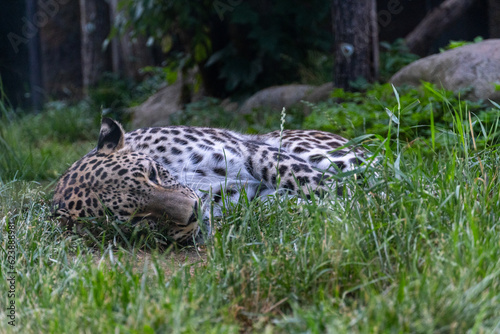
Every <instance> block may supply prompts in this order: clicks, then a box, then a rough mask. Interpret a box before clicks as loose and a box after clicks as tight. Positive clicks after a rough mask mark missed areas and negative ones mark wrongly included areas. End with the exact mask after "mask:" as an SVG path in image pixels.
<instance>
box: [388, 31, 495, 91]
mask: <svg viewBox="0 0 500 334" xmlns="http://www.w3.org/2000/svg"><path fill="white" fill-rule="evenodd" d="M390 81H391V82H392V83H393V84H394V85H395V86H400V85H403V84H408V85H412V86H418V85H420V83H421V81H428V82H431V83H434V84H436V85H437V86H438V87H443V88H445V89H447V90H452V91H459V90H466V89H467V88H470V90H466V93H465V96H463V97H465V98H467V99H470V100H479V99H492V100H497V101H498V100H500V91H495V84H499V83H500V39H490V40H485V41H482V42H480V43H476V44H470V45H465V46H462V47H459V48H456V49H452V50H448V51H445V52H443V53H440V54H435V55H432V56H429V57H425V58H422V59H420V60H417V61H415V62H413V63H411V64H410V65H408V66H406V67H404V68H402V69H401V70H400V71H399V72H397V73H396V74H394V76H393V77H392V78H391V80H390Z"/></svg>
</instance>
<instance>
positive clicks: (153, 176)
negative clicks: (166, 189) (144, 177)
mask: <svg viewBox="0 0 500 334" xmlns="http://www.w3.org/2000/svg"><path fill="white" fill-rule="evenodd" d="M148 178H149V180H150V181H151V182H153V183H156V184H160V179H159V177H158V171H157V170H156V166H154V165H152V166H151V167H150V169H149V173H148Z"/></svg>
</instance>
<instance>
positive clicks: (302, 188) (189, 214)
mask: <svg viewBox="0 0 500 334" xmlns="http://www.w3.org/2000/svg"><path fill="white" fill-rule="evenodd" d="M346 143H347V140H346V139H345V138H343V137H340V136H338V135H335V134H332V133H327V132H322V131H313V130H285V131H283V132H282V133H280V131H274V132H271V133H267V134H263V135H246V134H241V133H237V132H234V131H230V130H226V129H214V128H202V127H187V126H170V127H153V128H143V129H138V130H135V131H132V132H129V133H126V134H125V133H124V131H123V129H122V127H121V126H120V125H119V124H118V123H117V122H115V121H113V120H111V119H108V118H105V119H103V122H102V125H101V132H100V136H99V141H98V145H97V148H96V149H94V150H93V151H91V152H90V153H88V154H87V155H86V156H84V157H83V158H82V159H81V160H79V161H77V162H75V163H74V164H73V165H72V166H71V167H70V168H69V170H68V171H67V172H66V173H65V174H64V175H63V176H62V177H61V179H60V181H59V183H58V185H57V187H56V190H55V195H54V205H55V208H56V209H55V213H56V216H59V217H61V218H62V220H63V221H65V222H70V223H74V222H76V221H77V219H78V218H79V217H102V216H104V215H105V214H110V215H112V216H115V217H116V218H117V219H119V220H130V219H141V218H147V219H150V220H154V221H157V222H162V221H167V220H168V221H171V222H172V223H170V224H171V227H170V230H171V233H170V236H171V237H172V239H174V240H177V241H182V240H186V239H188V238H192V237H196V236H197V235H199V233H200V232H199V231H200V228H199V226H198V219H196V213H197V208H198V204H197V203H198V202H199V201H200V199H201V203H202V206H203V208H204V209H203V210H204V218H205V219H204V221H205V222H207V218H208V214H209V212H213V213H214V215H216V216H217V215H221V214H222V212H221V209H220V206H217V205H215V206H214V208H213V210H210V206H209V205H207V204H209V203H212V202H215V204H217V203H219V204H221V203H220V202H221V201H222V199H223V198H224V199H225V200H226V201H227V202H237V201H238V200H239V199H240V196H241V195H242V189H244V193H245V195H246V196H247V197H248V199H250V200H251V199H253V198H255V197H262V196H266V195H268V194H272V193H274V192H276V191H287V192H289V193H295V194H296V193H303V194H305V195H310V193H311V192H312V191H318V190H326V191H330V190H331V187H332V182H329V181H328V177H329V176H330V175H331V174H332V173H337V172H338V171H347V170H349V169H351V168H352V166H355V165H359V164H360V163H361V161H363V152H362V151H361V150H359V149H353V148H345V147H344V146H345V145H346ZM208 225H209V224H207V228H208V227H209V226H208Z"/></svg>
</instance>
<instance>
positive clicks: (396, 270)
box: [0, 88, 500, 333]
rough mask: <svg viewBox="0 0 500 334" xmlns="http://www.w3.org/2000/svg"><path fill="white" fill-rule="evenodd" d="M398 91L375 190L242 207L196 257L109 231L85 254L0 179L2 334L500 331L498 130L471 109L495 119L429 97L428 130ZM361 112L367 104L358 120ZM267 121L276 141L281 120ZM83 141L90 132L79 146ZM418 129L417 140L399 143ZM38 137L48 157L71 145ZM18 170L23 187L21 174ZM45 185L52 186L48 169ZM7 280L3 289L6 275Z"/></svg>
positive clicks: (29, 185) (77, 240)
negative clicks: (10, 255)
mask: <svg viewBox="0 0 500 334" xmlns="http://www.w3.org/2000/svg"><path fill="white" fill-rule="evenodd" d="M391 90H392V88H391ZM392 94H393V95H392V98H394V100H393V104H392V105H389V106H387V107H388V108H389V109H390V111H391V113H392V114H393V115H394V116H393V122H392V124H391V125H390V126H391V133H392V135H390V136H388V135H387V131H386V133H385V136H383V135H381V134H380V133H382V130H380V131H381V132H380V133H377V132H376V131H375V133H376V136H372V137H370V138H369V139H365V141H364V145H365V146H366V147H368V148H369V149H370V150H371V151H376V150H377V148H379V147H383V148H384V151H383V152H382V153H380V154H381V155H380V164H379V165H378V166H377V167H376V168H377V172H378V178H377V179H376V180H375V181H374V182H372V183H370V185H369V186H366V185H365V186H363V185H357V184H354V183H353V184H351V188H353V191H352V196H351V197H350V198H336V197H330V198H327V199H323V200H319V199H313V200H312V201H310V202H300V201H298V200H297V199H296V198H282V199H279V200H274V201H268V202H263V201H254V202H251V203H247V202H244V201H242V202H241V203H239V204H238V205H235V206H234V207H233V208H231V210H229V211H228V212H227V213H226V215H225V216H224V218H222V219H220V220H218V221H216V222H214V223H215V224H216V225H217V229H216V234H215V236H214V238H213V239H212V240H211V241H210V242H209V243H208V244H207V245H206V246H203V247H201V248H200V249H197V248H188V249H175V248H169V249H167V250H165V249H161V248H159V249H152V250H151V249H150V248H147V247H144V243H140V242H139V243H135V244H134V243H132V244H127V243H126V242H123V241H120V240H119V239H120V237H119V234H118V233H117V232H115V235H113V232H112V229H111V230H109V231H107V232H106V233H107V234H106V235H104V234H102V235H98V236H97V237H96V239H95V240H94V241H93V243H94V245H93V246H92V245H89V238H86V237H85V236H80V237H79V236H75V235H67V234H65V233H63V231H61V230H60V228H59V227H58V226H57V224H56V223H55V222H54V221H53V220H52V219H51V218H50V212H49V200H50V191H48V190H44V188H43V187H42V186H40V185H39V184H37V183H34V182H30V181H28V180H29V178H28V177H27V176H25V177H24V178H23V179H24V180H25V181H23V180H20V178H17V179H15V178H13V177H12V178H10V179H9V178H8V177H6V176H5V175H7V174H0V175H2V176H3V178H2V180H3V181H2V182H1V183H0V229H1V230H2V233H1V234H0V247H1V248H0V249H2V253H3V255H2V256H5V257H6V254H5V251H6V250H7V247H6V246H7V241H8V239H7V235H8V233H7V232H8V229H7V226H9V223H12V224H13V225H12V224H10V226H15V233H16V255H17V258H16V261H15V264H14V266H15V270H16V299H15V301H16V316H17V318H16V327H11V326H9V325H8V323H7V321H8V319H7V318H6V314H5V312H6V311H5V308H4V307H3V305H5V304H4V303H5V302H7V301H8V298H7V291H8V290H9V285H8V282H7V281H6V280H5V279H2V280H1V281H0V293H2V294H3V296H2V298H3V299H2V300H4V303H2V308H1V311H0V319H1V320H0V332H2V333H3V332H13V333H40V332H43V333H66V332H77V333H80V332H85V333H108V332H119V333H194V332H199V333H240V332H245V333H246V332H249V333H392V332H394V333H466V332H468V333H495V332H500V308H499V307H498V305H500V241H499V240H500V207H499V204H498V203H500V181H499V178H498V177H499V166H500V153H499V151H498V147H497V146H496V144H495V143H496V139H495V137H496V132H497V129H496V125H495V124H496V123H495V122H493V121H491V120H490V121H488V122H486V121H484V119H483V118H481V117H476V116H474V114H473V113H472V112H471V111H472V110H474V112H475V113H476V114H480V113H482V112H489V111H488V110H490V109H477V110H476V109H474V108H475V105H474V104H469V103H467V102H456V100H452V99H449V98H448V97H446V95H444V93H442V92H439V91H435V94H434V95H432V96H433V98H434V99H435V100H432V101H431V102H432V103H428V101H424V102H425V103H426V105H427V104H431V106H432V110H433V112H431V111H430V109H429V110H427V109H425V110H424V111H425V112H429V114H425V115H427V116H429V118H428V124H429V125H428V126H427V127H426V128H425V129H424V128H423V126H422V124H421V123H423V122H424V116H422V115H421V112H420V111H418V110H415V108H417V109H418V107H417V106H415V105H414V109H411V108H406V107H407V106H408V105H411V104H412V103H413V102H408V100H409V99H410V98H409V96H408V95H407V94H401V92H400V94H399V97H398V96H397V95H396V96H394V93H392ZM429 94H430V93H429ZM347 102H348V101H346V103H347ZM398 102H399V103H400V104H401V108H400V110H399V111H398V107H397V106H398ZM424 102H422V103H424ZM420 105H421V104H420ZM469 105H471V107H470V108H469ZM329 108H334V106H333V105H332V106H330V107H329ZM361 108H366V109H365V110H367V109H368V107H367V104H358V109H356V110H353V111H352V115H351V116H352V118H351V119H354V118H355V116H359V114H360V111H359V110H361ZM426 108H431V107H426ZM488 108H489V107H488ZM328 110H330V109H328V108H326V107H325V109H324V111H325V112H326V113H327V112H328ZM441 110H442V112H441ZM315 112H319V109H318V110H316V111H315ZM379 112H380V114H379V115H378V117H380V119H381V120H382V119H383V122H384V123H387V124H386V125H385V126H386V127H388V126H389V116H388V115H387V113H386V112H385V111H384V109H383V107H381V108H380V109H379ZM412 112H414V113H415V114H416V115H414V116H412V115H411V114H410V113H412ZM445 113H450V114H446V115H445V116H443V115H442V114H445ZM430 115H433V122H432V124H433V125H432V126H430V124H431V121H430V119H431V118H430ZM291 116H293V114H289V115H288V117H291ZM30 117H31V116H30ZM82 117H83V116H82ZM273 117H276V119H277V122H276V123H275V129H278V128H279V124H280V123H279V117H280V115H279V114H278V115H275V116H273ZM412 117H421V119H420V120H419V124H418V128H415V125H414V124H413V123H410V126H409V125H408V124H407V123H406V122H407V120H408V119H410V120H411V119H413V118H412ZM469 117H470V118H469ZM346 118H348V119H349V117H348V116H346ZM82 119H85V117H83V118H82ZM88 119H93V118H88ZM443 119H444V120H448V122H446V121H444V120H443ZM25 120H26V119H25V118H22V119H20V120H16V121H15V124H17V126H19V127H21V128H22V126H21V125H20V124H23V122H24V123H25ZM394 120H395V121H396V122H399V123H400V124H399V126H400V129H399V137H397V133H398V131H397V127H396V124H395V123H394ZM56 121H58V118H57V117H56V118H55V120H54V119H51V120H48V121H47V124H45V125H42V126H40V127H39V129H40V131H42V130H43V128H49V127H50V122H56ZM367 124H368V123H367ZM285 125H286V124H285ZM340 125H342V124H340ZM471 125H472V129H471ZM325 126H327V123H325ZM341 128H342V129H343V130H342V131H344V132H342V134H345V133H347V134H349V131H351V130H350V129H353V128H351V127H350V126H349V122H346V123H344V125H343V126H341ZM386 129H387V128H386ZM478 129H479V130H478ZM481 129H484V131H483V130H481ZM3 131H5V130H3ZM32 131H35V130H34V129H33V130H32ZM90 131H93V133H97V129H85V131H81V132H80V133H81V136H84V132H89V133H90ZM415 132H418V133H419V136H420V139H418V140H415V141H409V140H407V138H409V137H411V134H412V133H415ZM41 133H45V135H47V137H46V138H47V139H46V141H48V142H49V143H51V147H52V148H53V149H55V147H56V146H57V143H58V142H60V141H61V142H62V143H65V144H64V145H68V147H70V146H69V145H70V144H69V141H71V140H73V139H74V138H67V139H64V140H60V139H59V138H60V137H61V136H62V137H64V136H66V135H69V134H64V132H61V133H60V134H57V136H54V137H50V136H49V135H50V131H46V130H43V131H42V132H41ZM2 134H3V133H2ZM10 136H11V137H14V134H11V135H10ZM37 136H38V135H37ZM96 136H97V134H95V137H96ZM393 136H394V137H393ZM91 137H92V138H94V135H90V134H88V137H85V136H84V137H80V135H79V136H78V139H77V140H81V141H82V142H85V143H87V144H88V140H89V139H91ZM7 138H9V137H7ZM387 138H389V139H387ZM11 144H12V143H11ZM26 145H27V144H26ZM88 145H90V144H88ZM28 146H29V145H28ZM75 146H78V145H75ZM66 151H67V152H69V151H71V152H70V154H67V155H64V156H57V155H54V157H55V158H57V159H60V161H59V162H58V164H57V165H56V162H54V165H53V166H54V167H53V168H54V170H57V172H58V173H60V172H61V171H62V170H60V169H59V168H61V167H62V166H64V165H65V164H67V163H69V162H71V161H72V160H74V159H76V157H75V156H77V152H72V149H66ZM16 154H24V153H23V152H18V151H16ZM52 154H54V153H52ZM51 163H52V162H51ZM12 168H15V166H14V167H12ZM19 168H20V169H19V170H20V172H19V173H18V174H17V175H30V174H28V173H27V172H26V170H25V169H26V168H25V167H24V165H21V166H20V167H19ZM23 168H24V169H23ZM38 173H39V175H41V176H45V177H46V179H49V180H50V177H49V176H48V175H49V174H48V173H47V172H46V171H44V169H43V168H41V169H40V171H39V172H38ZM11 174H12V173H11ZM14 174H15V173H14ZM13 179H14V180H13ZM34 179H35V178H34ZM36 179H43V178H41V177H40V176H38V177H36ZM367 187H369V188H367ZM145 255H147V256H146V260H145V259H144V258H145ZM184 257H185V258H186V259H185V260H183V259H184ZM0 268H1V269H0V270H1V272H2V276H3V277H5V276H6V275H7V272H8V271H9V267H8V263H7V262H6V261H2V262H0Z"/></svg>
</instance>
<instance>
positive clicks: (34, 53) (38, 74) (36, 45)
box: [26, 0, 45, 112]
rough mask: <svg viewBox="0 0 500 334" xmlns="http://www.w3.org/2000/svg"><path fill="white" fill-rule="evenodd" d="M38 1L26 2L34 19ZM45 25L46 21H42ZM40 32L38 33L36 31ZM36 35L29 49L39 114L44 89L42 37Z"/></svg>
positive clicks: (33, 97)
mask: <svg viewBox="0 0 500 334" xmlns="http://www.w3.org/2000/svg"><path fill="white" fill-rule="evenodd" d="M37 10H38V8H37V4H36V0H28V1H26V15H27V16H28V17H34V15H35V13H36V12H37ZM42 22H43V23H45V21H42ZM36 32H38V31H36ZM36 32H35V35H34V36H33V37H32V38H30V39H28V48H29V68H30V71H29V82H30V94H31V103H32V105H33V109H34V110H35V112H39V111H40V110H41V109H42V106H43V88H42V66H41V63H40V35H39V34H37V33H36Z"/></svg>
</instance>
